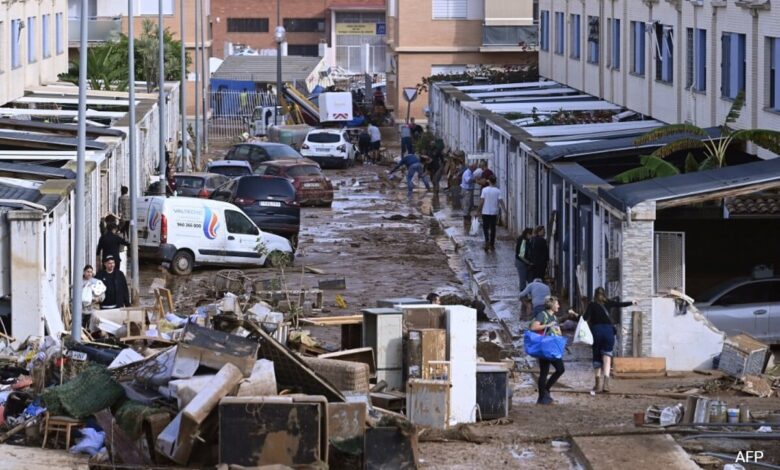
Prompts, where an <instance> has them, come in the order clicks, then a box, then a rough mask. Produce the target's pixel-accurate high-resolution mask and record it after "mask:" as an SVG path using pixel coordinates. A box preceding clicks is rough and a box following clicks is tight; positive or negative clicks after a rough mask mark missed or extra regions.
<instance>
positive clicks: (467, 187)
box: [460, 162, 477, 224]
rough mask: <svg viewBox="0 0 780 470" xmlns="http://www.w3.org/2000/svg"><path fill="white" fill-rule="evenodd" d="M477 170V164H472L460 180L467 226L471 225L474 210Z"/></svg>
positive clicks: (462, 204) (462, 205)
mask: <svg viewBox="0 0 780 470" xmlns="http://www.w3.org/2000/svg"><path fill="white" fill-rule="evenodd" d="M476 169H477V164H476V163H474V162H472V163H470V164H469V165H468V166H467V167H466V170H465V171H464V172H463V176H461V178H460V193H461V194H460V197H461V207H463V217H464V222H465V223H466V224H468V223H469V218H470V217H471V211H472V209H473V208H474V181H475V180H474V171H476Z"/></svg>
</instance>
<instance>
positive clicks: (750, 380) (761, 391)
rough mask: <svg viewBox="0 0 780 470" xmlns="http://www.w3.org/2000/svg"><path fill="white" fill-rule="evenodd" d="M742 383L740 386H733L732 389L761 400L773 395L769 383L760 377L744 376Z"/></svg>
mask: <svg viewBox="0 0 780 470" xmlns="http://www.w3.org/2000/svg"><path fill="white" fill-rule="evenodd" d="M742 382H743V384H742V385H735V387H734V388H736V389H737V390H741V391H743V392H745V393H747V394H750V395H755V396H757V397H761V398H769V397H771V396H772V395H774V393H775V392H774V390H773V389H772V386H771V385H770V383H769V381H768V380H767V379H765V378H764V377H762V376H760V375H745V376H743V377H742Z"/></svg>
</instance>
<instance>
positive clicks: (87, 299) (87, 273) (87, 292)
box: [81, 264, 106, 328]
mask: <svg viewBox="0 0 780 470" xmlns="http://www.w3.org/2000/svg"><path fill="white" fill-rule="evenodd" d="M81 282H82V286H81V288H82V292H83V294H82V296H81V305H82V307H83V311H82V315H81V326H82V327H84V328H89V320H90V318H91V317H92V306H93V305H94V303H95V302H98V303H100V302H102V301H103V300H104V299H105V292H106V286H105V285H104V284H103V281H100V280H99V279H95V270H94V268H93V267H92V265H89V264H88V265H86V266H84V270H83V271H82V274H81Z"/></svg>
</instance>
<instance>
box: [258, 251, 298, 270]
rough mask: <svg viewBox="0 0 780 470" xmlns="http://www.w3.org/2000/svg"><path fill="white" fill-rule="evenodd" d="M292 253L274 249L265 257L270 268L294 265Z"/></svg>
mask: <svg viewBox="0 0 780 470" xmlns="http://www.w3.org/2000/svg"><path fill="white" fill-rule="evenodd" d="M292 258H293V257H292V254H290V253H285V252H284V251H279V250H274V251H272V252H271V253H269V254H268V256H267V257H266V258H265V265H266V266H267V267H270V268H280V267H282V266H285V267H286V266H292Z"/></svg>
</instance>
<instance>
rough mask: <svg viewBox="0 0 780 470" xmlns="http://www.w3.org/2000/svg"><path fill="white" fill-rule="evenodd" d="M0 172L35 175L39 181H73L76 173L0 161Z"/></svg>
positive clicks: (48, 167) (49, 167) (30, 164)
mask: <svg viewBox="0 0 780 470" xmlns="http://www.w3.org/2000/svg"><path fill="white" fill-rule="evenodd" d="M0 172H7V173H15V174H17V175H36V176H40V177H41V179H48V178H65V179H75V178H76V173H75V172H73V171H71V170H67V169H64V168H56V167H51V166H46V165H36V164H33V163H13V162H5V161H0Z"/></svg>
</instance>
